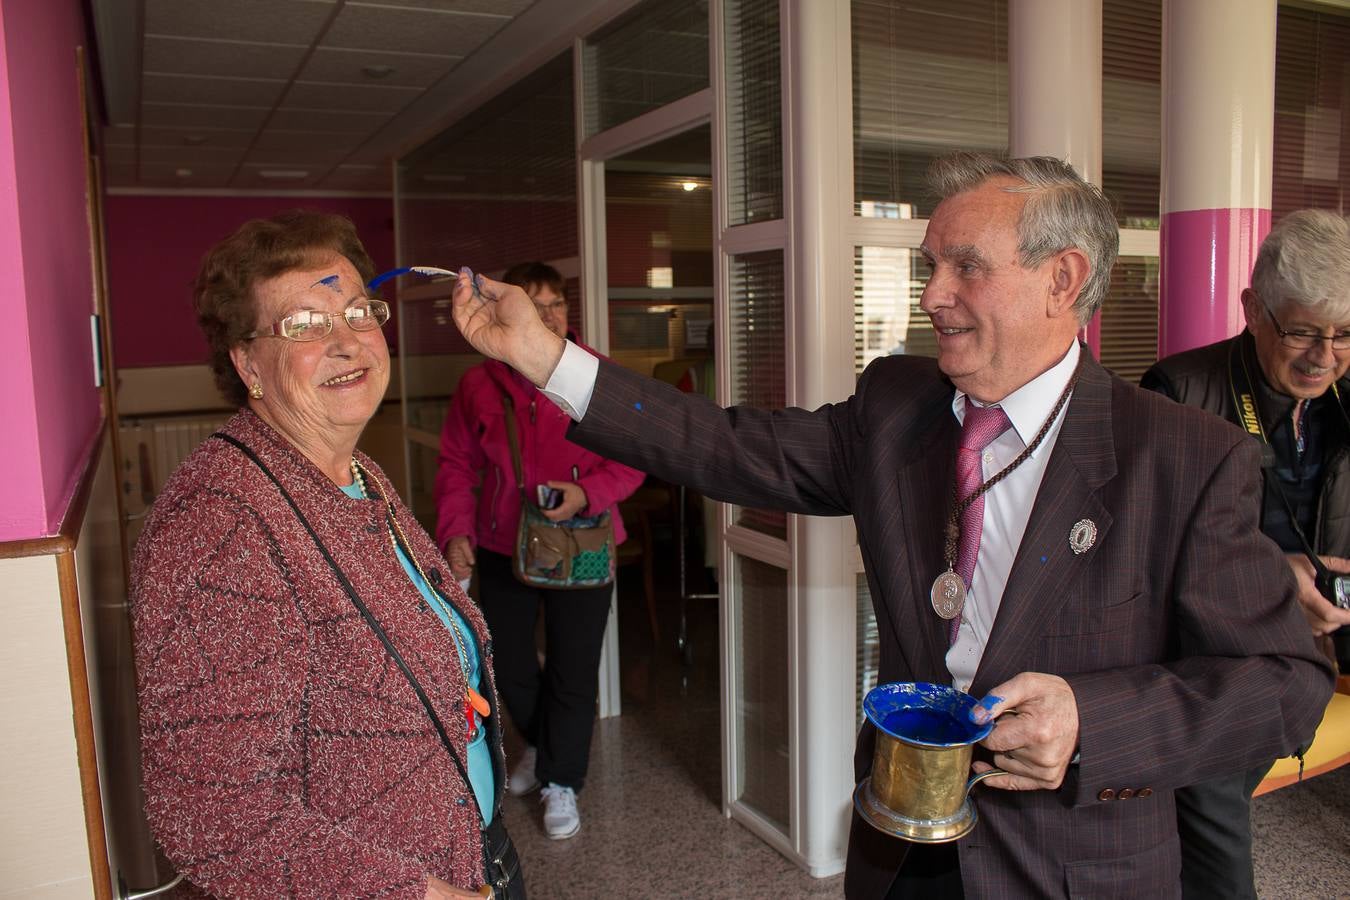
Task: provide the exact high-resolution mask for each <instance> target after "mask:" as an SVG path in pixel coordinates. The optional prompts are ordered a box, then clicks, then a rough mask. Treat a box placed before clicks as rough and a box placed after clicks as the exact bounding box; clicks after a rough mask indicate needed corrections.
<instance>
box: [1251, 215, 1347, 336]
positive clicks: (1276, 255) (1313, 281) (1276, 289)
mask: <svg viewBox="0 0 1350 900" xmlns="http://www.w3.org/2000/svg"><path fill="white" fill-rule="evenodd" d="M1252 290H1254V291H1256V293H1257V295H1259V296H1260V298H1261V300H1262V302H1264V303H1265V304H1266V306H1267V307H1268V308H1269V309H1270V310H1271V312H1278V311H1279V308H1280V306H1281V305H1282V304H1285V303H1297V304H1299V305H1301V306H1303V307H1305V308H1307V309H1308V310H1309V311H1311V312H1313V313H1314V314H1315V315H1317V316H1319V317H1321V318H1325V319H1327V320H1329V321H1332V322H1337V323H1341V324H1344V323H1345V322H1347V321H1350V221H1348V220H1347V219H1346V218H1345V217H1344V216H1340V215H1337V214H1336V213H1333V212H1328V211H1327V210H1325V209H1300V210H1298V211H1297V212H1291V213H1290V214H1289V215H1287V216H1285V217H1284V218H1283V219H1281V220H1280V224H1278V225H1276V226H1275V227H1274V229H1272V230H1271V232H1270V234H1268V235H1266V239H1265V240H1264V241H1262V242H1261V250H1260V252H1258V253H1257V254H1256V266H1255V267H1254V268H1253V269H1252Z"/></svg>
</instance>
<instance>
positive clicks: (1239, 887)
mask: <svg viewBox="0 0 1350 900" xmlns="http://www.w3.org/2000/svg"><path fill="white" fill-rule="evenodd" d="M1241 300H1242V311H1243V314H1244V315H1245V317H1246V321H1247V327H1246V328H1245V329H1243V331H1242V333H1241V334H1239V335H1237V336H1236V337H1231V338H1228V339H1227V340H1223V341H1219V342H1217V343H1214V344H1210V345H1209V346H1207V347H1198V348H1196V349H1193V350H1187V351H1186V352H1184V353H1178V354H1176V355H1175V356H1170V357H1168V358H1167V359H1164V360H1160V361H1159V362H1158V363H1157V364H1156V365H1154V366H1153V367H1152V368H1151V369H1149V370H1148V371H1147V372H1145V373H1144V377H1143V379H1142V380H1141V381H1140V384H1141V385H1142V386H1143V387H1146V388H1148V389H1149V390H1154V391H1157V392H1158V393H1160V394H1164V395H1166V396H1168V397H1171V398H1172V399H1173V400H1176V401H1178V402H1179V403H1185V404H1187V405H1189V406H1198V407H1200V408H1201V409H1206V410H1209V411H1210V412H1212V413H1215V414H1217V415H1220V416H1223V418H1225V419H1227V420H1228V421H1229V422H1232V423H1233V424H1234V425H1238V426H1240V427H1242V428H1243V429H1244V430H1245V431H1247V432H1249V433H1250V434H1251V436H1252V437H1253V438H1254V439H1255V440H1256V441H1257V442H1258V443H1259V444H1261V445H1263V446H1264V447H1267V448H1268V450H1266V451H1265V452H1266V454H1267V456H1266V459H1265V460H1263V465H1264V468H1263V471H1262V475H1263V476H1264V477H1263V480H1262V484H1261V486H1262V487H1263V488H1264V490H1263V491H1262V494H1263V501H1262V504H1261V530H1262V531H1263V532H1265V534H1266V535H1267V536H1269V537H1270V539H1271V540H1273V541H1274V542H1275V543H1277V544H1279V546H1280V548H1281V549H1282V550H1284V552H1285V554H1286V558H1287V559H1288V561H1289V565H1290V568H1291V569H1292V571H1293V573H1294V577H1295V579H1296V580H1297V581H1298V586H1299V592H1298V600H1299V603H1300V604H1302V606H1303V616H1304V618H1305V619H1307V621H1308V624H1309V625H1310V626H1311V627H1312V632H1313V635H1314V636H1315V638H1316V640H1317V641H1318V643H1319V644H1320V645H1321V647H1322V650H1323V652H1324V653H1326V654H1327V656H1328V658H1330V659H1337V658H1338V657H1339V663H1340V669H1341V671H1342V672H1344V671H1347V670H1350V609H1342V608H1340V607H1338V606H1336V605H1335V604H1333V603H1332V602H1331V601H1330V600H1328V599H1327V598H1326V597H1324V596H1323V595H1322V592H1321V590H1320V589H1319V587H1318V584H1317V581H1316V574H1317V573H1316V570H1315V569H1314V567H1313V559H1316V560H1317V562H1318V564H1319V565H1320V566H1321V567H1322V568H1323V569H1325V570H1329V573H1337V574H1350V558H1348V557H1350V453H1347V448H1350V415H1347V412H1346V407H1345V404H1346V402H1347V400H1350V377H1347V372H1350V219H1346V218H1345V217H1344V216H1341V215H1338V214H1337V213H1333V212H1331V211H1329V210H1324V209H1301V210H1298V211H1296V212H1292V213H1290V214H1289V215H1287V216H1285V217H1284V219H1282V220H1281V221H1280V223H1279V224H1278V225H1276V226H1275V228H1274V230H1273V231H1271V232H1270V234H1268V235H1267V236H1266V239H1265V240H1264V241H1262V242H1261V251H1260V252H1259V253H1258V254H1257V255H1256V264H1255V266H1254V267H1253V269H1252V284H1251V287H1249V288H1247V289H1246V290H1244V291H1243V292H1242V297H1241ZM1269 770H1270V760H1264V761H1263V762H1262V763H1261V764H1260V765H1259V766H1257V767H1256V768H1254V769H1252V770H1250V771H1248V772H1238V773H1234V774H1232V775H1228V776H1225V777H1223V778H1216V779H1212V780H1209V781H1205V782H1202V783H1200V784H1194V785H1190V786H1189V787H1186V788H1185V789H1183V790H1181V791H1179V792H1178V793H1177V812H1178V822H1177V825H1178V827H1179V829H1180V832H1181V854H1182V867H1181V880H1182V886H1183V889H1184V890H1183V892H1184V894H1185V896H1186V898H1187V900H1205V898H1214V900H1248V898H1250V900H1254V898H1255V897H1256V882H1255V879H1254V875H1253V872H1252V825H1251V797H1252V792H1253V791H1255V790H1256V788H1257V786H1258V785H1260V783H1261V779H1262V778H1264V777H1265V775H1266V772H1268V771H1269Z"/></svg>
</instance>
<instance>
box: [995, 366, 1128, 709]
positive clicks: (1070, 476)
mask: <svg viewBox="0 0 1350 900" xmlns="http://www.w3.org/2000/svg"><path fill="white" fill-rule="evenodd" d="M1083 352H1084V353H1085V354H1086V352H1087V351H1086V350H1084V351H1083ZM1115 474H1116V456H1115V445H1114V442H1113V437H1112V430H1111V378H1110V375H1109V374H1108V373H1107V372H1106V370H1105V369H1103V368H1102V367H1101V365H1100V364H1098V363H1097V362H1096V361H1095V360H1093V359H1091V358H1090V357H1086V358H1084V360H1083V370H1082V374H1081V375H1080V376H1079V379H1078V384H1077V385H1075V387H1074V392H1073V396H1072V398H1070V400H1069V408H1068V411H1067V412H1066V413H1065V416H1064V424H1063V426H1062V428H1061V429H1060V433H1059V438H1058V440H1056V442H1055V446H1054V449H1053V450H1052V451H1051V454H1050V459H1049V460H1048V462H1047V465H1046V469H1045V476H1044V477H1043V478H1042V479H1041V486H1040V490H1039V491H1038V493H1037V495H1036V502H1035V504H1034V505H1033V507H1032V510H1031V517H1030V519H1029V520H1028V522H1027V530H1026V532H1025V533H1024V534H1023V536H1022V543H1021V545H1020V546H1019V547H1018V550H1017V556H1016V558H1015V559H1014V560H1013V566H1012V570H1011V571H1010V572H1009V574H1008V583H1007V586H1006V587H1005V588H1004V591H1003V599H1002V601H1001V602H1000V604H999V610H998V616H997V618H996V619H995V620H994V627H993V629H992V631H991V633H990V636H989V642H988V644H987V645H986V646H985V651H984V655H983V656H982V658H981V660H980V667H979V671H978V672H977V673H976V677H975V681H974V683H973V684H972V685H971V689H972V691H974V692H975V693H976V695H977V696H978V695H979V694H980V693H982V692H983V691H985V690H987V689H988V688H990V687H992V686H993V685H994V684H996V683H997V682H998V681H999V680H1002V679H1003V678H1004V677H1006V676H1005V673H1007V674H1008V675H1011V674H1015V672H1016V671H1020V669H1016V665H1017V662H1018V660H1022V659H1026V658H1027V655H1028V654H1029V653H1030V652H1031V649H1032V647H1031V645H1032V644H1033V643H1034V642H1035V641H1037V640H1038V639H1039V637H1040V635H1042V634H1044V633H1045V625H1046V623H1047V622H1049V621H1050V620H1052V619H1053V618H1054V617H1055V616H1056V615H1057V614H1058V612H1059V610H1060V609H1061V608H1062V607H1063V606H1064V604H1065V603H1068V602H1070V600H1071V599H1072V598H1073V597H1075V596H1077V595H1078V591H1077V590H1076V587H1075V586H1076V584H1077V583H1078V582H1079V581H1080V580H1081V579H1082V578H1083V576H1084V574H1085V573H1086V572H1087V567H1088V565H1089V564H1090V563H1091V561H1092V558H1093V557H1094V556H1095V555H1096V554H1097V553H1099V552H1101V548H1102V546H1103V545H1104V544H1106V542H1107V541H1109V540H1110V530H1111V514H1110V512H1109V511H1108V510H1107V509H1106V508H1105V507H1104V506H1103V505H1102V503H1101V500H1100V498H1099V497H1098V496H1097V491H1098V489H1099V488H1100V487H1101V486H1102V485H1103V484H1105V483H1106V482H1107V481H1109V480H1110V479H1111V478H1112V477H1114V476H1115ZM1084 519H1086V520H1088V521H1090V522H1091V523H1093V524H1094V525H1095V526H1096V530H1097V534H1096V540H1095V541H1094V542H1093V544H1092V546H1091V548H1089V549H1088V550H1086V551H1084V552H1082V553H1075V552H1074V551H1073V549H1072V548H1071V547H1070V544H1069V533H1070V531H1071V530H1072V529H1073V527H1074V525H1075V524H1076V523H1078V522H1080V521H1082V520H1084ZM1009 666H1012V667H1013V668H1014V669H1015V671H1009V668H1008V667H1009Z"/></svg>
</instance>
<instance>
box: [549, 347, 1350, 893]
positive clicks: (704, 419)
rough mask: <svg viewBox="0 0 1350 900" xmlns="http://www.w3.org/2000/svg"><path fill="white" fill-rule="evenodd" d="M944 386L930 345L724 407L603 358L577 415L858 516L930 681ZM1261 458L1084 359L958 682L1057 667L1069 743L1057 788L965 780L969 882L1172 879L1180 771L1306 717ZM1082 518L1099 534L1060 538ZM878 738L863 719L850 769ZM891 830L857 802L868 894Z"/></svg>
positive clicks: (893, 631) (1294, 727) (637, 441)
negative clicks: (990, 624)
mask: <svg viewBox="0 0 1350 900" xmlns="http://www.w3.org/2000/svg"><path fill="white" fill-rule="evenodd" d="M1084 353H1085V357H1086V350H1085V351H1084ZM952 394H953V388H952V385H951V383H950V382H949V381H947V380H946V379H945V378H944V377H942V375H941V373H940V372H939V371H938V368H937V365H936V363H935V361H933V360H929V359H922V358H917V357H887V358H884V359H881V360H878V361H876V362H875V363H873V364H872V365H871V366H869V367H868V369H867V371H866V372H865V373H864V374H863V376H862V378H861V379H860V380H859V382H858V387H857V392H856V393H855V394H854V396H853V397H851V398H849V400H847V401H845V402H843V403H838V404H832V405H829V406H825V407H822V408H821V409H818V410H816V411H814V412H809V411H806V410H800V409H786V410H777V411H765V410H755V409H746V408H733V409H729V410H725V411H724V410H721V409H719V408H718V407H717V406H716V405H714V404H711V403H709V402H707V401H706V400H704V399H702V398H699V397H693V396H690V395H686V394H681V393H680V392H678V391H675V390H673V389H670V388H668V387H667V386H666V385H663V384H660V383H659V382H655V381H652V380H649V379H643V378H640V377H638V376H635V375H633V374H631V373H628V372H626V371H624V370H623V369H621V368H619V367H617V366H614V365H612V364H608V363H602V364H601V370H600V375H599V378H598V380H597V383H596V388H595V393H594V396H593V398H592V400H591V404H590V407H589V409H588V411H587V414H586V417H585V419H584V420H583V421H582V422H581V423H578V424H576V425H574V426H573V428H572V430H571V432H570V437H571V438H572V439H573V440H575V441H577V442H578V443H581V444H584V445H585V446H587V447H589V448H590V449H592V450H594V451H596V452H597V453H600V454H602V455H604V456H609V457H613V458H615V459H618V460H621V461H623V462H626V463H628V464H629V465H632V466H635V467H637V468H640V469H645V470H647V471H649V472H652V473H655V474H656V475H658V476H660V477H662V478H666V479H668V480H671V481H675V482H683V483H685V484H688V485H690V486H692V487H694V488H696V489H697V490H699V491H701V492H703V493H705V494H707V495H708V496H711V497H715V498H717V499H720V500H725V501H730V502H733V503H737V504H741V505H746V506H759V507H777V508H782V509H787V510H790V511H792V512H797V513H810V514H814V515H849V514H851V515H853V516H854V518H855V519H856V521H857V526H858V540H859V543H860V545H861V549H862V555H863V560H864V563H865V565H866V569H867V579H868V585H869V587H870V588H871V593H872V601H873V604H874V607H875V610H876V616H877V623H878V630H879V632H880V635H881V669H880V680H881V681H882V682H886V681H913V680H919V681H935V682H946V681H949V680H950V675H949V674H948V672H947V669H946V666H945V663H944V655H945V653H946V650H947V639H946V623H945V622H942V621H940V620H939V619H938V618H937V617H936V616H935V615H934V614H933V612H932V610H931V608H930V606H929V602H928V590H929V587H930V585H931V584H932V580H933V578H934V576H935V575H936V574H937V573H938V572H939V571H941V569H942V568H943V563H942V547H941V532H942V523H943V522H944V521H945V517H946V514H947V502H948V498H949V492H950V490H951V484H952V478H953V477H954V476H953V461H954V457H955V453H956V441H957V438H958V436H959V428H958V425H957V423H956V420H955V417H953V415H952V413H951V401H952ZM1257 465H1258V456H1257V448H1256V445H1255V443H1254V442H1253V441H1250V440H1248V439H1247V438H1246V437H1245V435H1243V434H1242V433H1241V432H1240V431H1238V430H1237V429H1236V428H1233V427H1232V426H1230V425H1227V424H1226V423H1224V422H1221V421H1220V420H1219V419H1217V418H1215V417H1214V416H1211V415H1208V414H1206V413H1204V412H1202V411H1200V410H1195V409H1191V408H1188V407H1184V406H1181V405H1179V404H1176V403H1172V402H1170V401H1169V400H1167V399H1166V398H1164V397H1160V396H1158V395H1155V394H1151V393H1149V392H1146V391H1142V390H1140V389H1138V388H1136V387H1134V386H1132V385H1129V384H1126V383H1125V382H1123V381H1121V380H1120V379H1118V378H1116V377H1114V376H1112V375H1111V374H1109V373H1108V372H1107V371H1106V370H1105V369H1103V368H1102V367H1101V366H1100V365H1099V364H1097V363H1096V361H1095V360H1092V359H1091V358H1085V359H1084V362H1083V369H1082V374H1081V376H1080V378H1079V381H1078V385H1077V387H1076V388H1075V390H1074V393H1073V396H1072V398H1071V400H1070V402H1069V406H1068V411H1067V413H1066V414H1065V419H1064V424H1063V427H1062V429H1061V431H1060V434H1059V439H1058V441H1057V442H1056V444H1055V447H1054V449H1053V451H1052V453H1051V455H1050V459H1049V461H1048V465H1047V469H1046V472H1045V477H1044V479H1043V481H1042V483H1041V488H1040V492H1039V494H1038V495H1037V498H1036V503H1035V506H1034V508H1033V509H1032V511H1031V517H1030V521H1029V522H1028V524H1027V529H1026V533H1025V535H1024V536H1023V539H1022V544H1021V547H1020V548H1019V550H1018V553H1017V556H1016V559H1015V561H1014V563H1013V567H1012V570H1011V572H1010V574H1009V577H1008V584H1007V588H1006V590H1005V591H1004V595H1003V600H1002V604H1001V606H1000V609H999V612H998V617H997V620H996V622H995V624H994V628H993V632H992V634H991V635H990V639H989V643H988V646H987V647H986V650H985V653H984V657H983V660H982V661H981V663H980V668H979V671H978V673H977V674H976V678H975V682H974V683H973V684H972V686H971V692H972V693H974V694H975V695H976V696H980V695H983V694H984V693H985V692H987V691H988V690H989V689H990V688H992V687H994V686H995V685H997V684H999V683H1000V682H1002V681H1004V680H1005V679H1008V678H1010V677H1012V676H1013V675H1016V674H1018V673H1019V672H1024V671H1035V672H1049V673H1054V674H1057V675H1061V676H1063V677H1064V678H1066V679H1067V680H1068V681H1069V683H1070V684H1071V685H1072V687H1073V690H1074V694H1075V697H1076V699H1077V703H1078V711H1079V719H1080V748H1081V762H1080V764H1079V765H1077V766H1075V767H1072V768H1071V769H1070V775H1069V778H1068V780H1067V781H1066V782H1065V784H1064V785H1063V786H1062V787H1061V788H1060V789H1059V790H1055V791H1030V792H1010V791H1000V790H995V789H989V790H979V791H977V792H976V793H977V795H978V796H977V799H976V803H977V804H978V810H979V814H980V818H981V822H980V824H979V825H978V826H977V827H976V829H975V831H974V832H972V833H971V835H970V836H969V837H967V838H965V839H963V840H962V841H961V842H960V845H959V846H960V857H961V873H962V878H963V881H964V885H965V891H966V896H967V897H1020V896H1036V897H1063V896H1083V897H1108V896H1110V897H1116V896H1132V897H1149V898H1153V897H1165V896H1179V894H1180V882H1179V872H1180V856H1179V850H1178V843H1177V832H1176V813H1175V810H1174V806H1173V798H1172V791H1173V789H1174V788H1177V787H1179V786H1182V785H1186V784H1190V783H1192V782H1195V781H1199V780H1202V779H1205V778H1209V777H1212V776H1215V775H1219V774H1222V773H1226V772H1234V771H1238V770H1240V769H1245V768H1250V767H1252V766H1254V765H1256V764H1257V763H1259V762H1261V761H1262V760H1269V759H1272V758H1274V757H1276V756H1280V755H1284V754H1287V753H1289V752H1291V751H1292V750H1293V749H1294V747H1295V746H1296V745H1297V744H1298V743H1299V741H1300V740H1301V739H1303V738H1305V737H1307V736H1309V735H1311V733H1312V731H1313V729H1314V728H1315V727H1316V725H1317V722H1318V720H1319V719H1320V718H1321V712H1322V709H1323V708H1324V707H1325V705H1326V702H1327V700H1328V698H1329V697H1330V694H1331V684H1332V681H1331V674H1330V671H1329V670H1328V668H1327V667H1326V664H1325V662H1324V660H1323V659H1322V658H1321V657H1320V655H1319V654H1318V653H1317V652H1316V650H1315V648H1314V646H1313V642H1312V639H1311V637H1310V633H1309V631H1308V627H1307V625H1306V624H1305V623H1304V621H1303V618H1302V616H1301V614H1300V613H1299V611H1298V607H1297V603H1296V601H1295V600H1294V582H1293V579H1292V577H1291V576H1290V574H1289V571H1288V566H1287V564H1286V563H1285V562H1284V559H1283V557H1282V556H1281V555H1280V553H1279V551H1278V550H1277V549H1276V547H1275V545H1274V544H1273V543H1271V542H1270V541H1269V540H1268V539H1267V538H1265V537H1264V536H1263V535H1262V534H1261V533H1260V531H1259V530H1258V528H1257V521H1258V512H1259V510H1258V503H1259V498H1260V491H1259V489H1258V478H1259V471H1258V468H1257ZM1080 519H1091V520H1092V521H1093V522H1095V523H1096V524H1097V529H1098V534H1097V540H1096V543H1095V545H1094V546H1093V547H1092V548H1091V549H1090V550H1088V551H1087V552H1086V553H1083V554H1081V555H1075V554H1074V553H1073V552H1072V551H1071V550H1070V548H1069V541H1068V535H1069V530H1070V528H1071V527H1072V526H1073V524H1074V523H1075V522H1077V521H1078V520H1080ZM873 740H874V733H873V729H872V727H871V726H870V725H867V726H864V728H863V730H862V733H861V734H860V735H859V737H858V746H857V754H856V757H855V774H856V775H857V777H858V778H859V779H861V778H862V776H863V775H865V774H866V772H867V770H868V768H869V767H870V765H871V755H872V745H873ZM1124 789H1129V794H1126V795H1125V796H1126V797H1127V798H1128V799H1102V798H1103V797H1108V796H1110V797H1113V798H1118V797H1119V796H1120V795H1121V792H1122V790H1124ZM1106 791H1110V792H1111V793H1110V794H1106V793H1104V792H1106ZM840 802H841V803H842V802H846V798H840ZM906 846H907V845H905V844H904V843H903V842H901V841H898V840H895V839H892V838H889V837H886V836H884V835H882V834H880V833H879V832H876V831H874V830H873V829H872V828H871V827H870V826H868V825H866V824H865V823H862V822H861V821H860V820H859V819H857V817H856V816H855V817H854V821H853V827H852V831H851V834H850V838H849V853H848V870H847V875H846V879H845V889H846V893H847V895H848V896H850V897H857V898H871V897H882V896H884V895H885V893H886V891H887V889H888V886H889V884H890V882H891V880H892V879H893V877H894V873H895V871H896V869H897V868H898V867H899V864H900V862H901V861H902V859H903V855H904V852H905V848H906Z"/></svg>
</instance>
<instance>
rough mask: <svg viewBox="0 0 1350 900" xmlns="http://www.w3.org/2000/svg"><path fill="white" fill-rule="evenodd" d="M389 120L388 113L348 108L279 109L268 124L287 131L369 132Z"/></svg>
mask: <svg viewBox="0 0 1350 900" xmlns="http://www.w3.org/2000/svg"><path fill="white" fill-rule="evenodd" d="M388 120H389V114H387V113H364V112H350V111H346V110H336V109H335V110H322V109H279V110H277V111H276V113H275V114H274V115H273V116H272V118H271V120H270V121H268V123H267V124H268V125H269V126H270V127H274V128H280V129H283V130H286V131H330V132H335V133H336V132H342V133H345V134H368V133H369V132H371V131H373V130H374V129H376V128H378V127H379V126H381V125H383V124H384V123H385V122H387V121H388Z"/></svg>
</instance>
